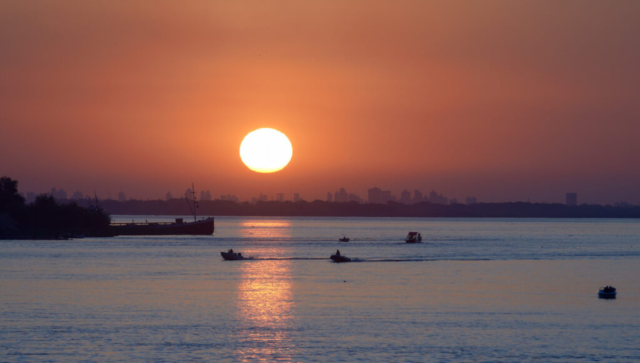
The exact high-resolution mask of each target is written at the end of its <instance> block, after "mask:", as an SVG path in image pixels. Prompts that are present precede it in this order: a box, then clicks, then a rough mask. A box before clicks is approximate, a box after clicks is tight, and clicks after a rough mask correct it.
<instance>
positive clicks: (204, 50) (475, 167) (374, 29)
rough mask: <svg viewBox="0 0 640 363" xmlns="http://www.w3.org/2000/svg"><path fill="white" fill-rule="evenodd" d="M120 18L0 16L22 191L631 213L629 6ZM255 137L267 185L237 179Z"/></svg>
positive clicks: (245, 176) (286, 4) (4, 154)
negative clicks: (370, 194)
mask: <svg viewBox="0 0 640 363" xmlns="http://www.w3.org/2000/svg"><path fill="white" fill-rule="evenodd" d="M127 3H128V2H119V1H102V2H101V1H89V2H87V1H46V2H45V1H14V2H10V1H5V2H2V3H1V4H0V174H2V175H7V176H10V177H13V178H16V179H18V180H19V181H20V189H21V190H23V191H36V192H43V191H48V190H49V189H50V188H51V187H57V188H64V189H65V190H66V191H67V192H73V191H75V190H80V191H83V192H84V193H85V194H92V193H93V191H94V190H95V191H97V192H98V194H99V195H101V196H106V195H107V194H108V193H110V194H111V196H112V197H116V195H117V193H118V192H119V191H124V192H125V193H126V194H127V195H128V196H130V197H136V198H162V197H164V194H165V193H166V192H167V191H171V192H172V193H173V194H174V195H177V194H180V193H182V192H183V191H184V190H185V189H186V188H187V187H188V186H189V185H190V183H191V182H192V181H193V182H195V183H196V188H197V189H208V190H210V191H211V192H212V194H213V195H214V196H217V195H220V194H227V193H231V194H236V195H237V196H239V197H240V198H241V199H245V198H247V197H251V196H256V195H258V194H259V193H261V192H262V193H265V194H269V195H273V194H274V193H277V192H284V193H288V194H289V198H290V195H291V194H292V193H293V192H299V193H300V194H301V197H303V198H305V199H307V200H312V199H315V198H321V199H324V198H325V195H326V192H327V191H331V192H333V191H335V190H337V189H339V188H340V187H345V188H346V189H347V190H348V191H350V192H355V193H357V194H359V195H360V196H362V197H366V190H367V189H368V188H370V187H373V186H379V187H381V188H383V189H391V190H392V191H393V192H394V194H396V195H399V193H400V192H401V191H402V190H403V189H405V188H406V189H409V190H411V191H413V190H414V189H420V190H422V191H423V192H429V191H431V190H433V189H435V190H437V191H438V192H440V193H444V194H445V196H447V197H457V198H458V200H461V199H464V197H466V196H468V195H474V196H476V197H478V199H479V200H481V201H514V200H527V199H530V200H531V201H547V202H554V201H563V199H564V193H566V192H568V191H575V192H578V195H579V201H580V202H589V203H613V202H616V201H621V200H626V201H629V202H633V203H640V167H639V166H640V165H639V164H640V163H639V162H638V155H640V146H639V142H638V139H639V136H638V135H640V96H639V95H640V92H638V89H639V87H640V67H639V65H640V44H639V40H638V38H639V36H640V21H638V19H640V2H637V1H615V2H604V1H438V2H431V1H403V2H397V1H372V0H367V1H354V0H350V1H201V2H197V1H190V2H178V1H170V2H169V1H136V2H132V4H127ZM260 127H272V128H276V129H278V130H280V131H282V132H284V133H285V134H286V135H288V136H289V138H290V140H291V142H292V144H293V149H294V152H293V159H292V161H291V163H290V164H289V166H287V167H286V168H285V169H284V170H283V171H281V172H278V173H275V174H272V175H265V174H258V173H255V172H252V171H250V170H249V169H247V168H246V167H245V166H244V165H243V164H242V162H241V160H240V157H239V153H238V150H239V146H240V142H241V141H242V138H243V137H244V136H245V135H246V134H247V133H248V132H250V131H252V130H254V129H257V128H260Z"/></svg>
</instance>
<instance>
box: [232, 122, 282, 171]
mask: <svg viewBox="0 0 640 363" xmlns="http://www.w3.org/2000/svg"><path fill="white" fill-rule="evenodd" d="M292 156H293V147H292V146H291V141H289V138H287V136H286V135H285V134H283V133H282V132H280V131H278V130H274V129H269V128H263V129H258V130H255V131H252V132H250V133H249V134H248V135H247V136H245V137H244V140H242V143H241V144H240V158H241V159H242V162H243V163H244V164H245V165H246V166H247V167H248V168H249V169H251V170H253V171H256V172H258V173H273V172H276V171H278V170H282V169H283V168H284V167H285V166H287V164H289V161H290V160H291V157H292Z"/></svg>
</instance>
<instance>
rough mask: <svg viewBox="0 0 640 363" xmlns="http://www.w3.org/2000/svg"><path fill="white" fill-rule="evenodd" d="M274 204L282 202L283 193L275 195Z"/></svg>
mask: <svg viewBox="0 0 640 363" xmlns="http://www.w3.org/2000/svg"><path fill="white" fill-rule="evenodd" d="M276 202H284V193H277V194H276Z"/></svg>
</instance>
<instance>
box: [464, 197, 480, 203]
mask: <svg viewBox="0 0 640 363" xmlns="http://www.w3.org/2000/svg"><path fill="white" fill-rule="evenodd" d="M477 203H478V199H476V197H467V198H466V199H465V201H464V204H477Z"/></svg>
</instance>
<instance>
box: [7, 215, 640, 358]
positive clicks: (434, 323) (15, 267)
mask: <svg viewBox="0 0 640 363" xmlns="http://www.w3.org/2000/svg"><path fill="white" fill-rule="evenodd" d="M131 219H136V221H143V220H149V221H152V220H153V221H161V220H170V219H171V218H168V217H152V216H142V217H141V216H136V217H132V216H116V217H115V218H114V220H117V221H130V220H131ZM409 231H417V232H421V233H422V235H423V237H424V240H423V243H421V244H406V243H404V242H403V239H404V237H405V236H406V234H407V232H409ZM343 235H345V236H348V237H350V238H351V241H350V242H348V243H339V242H338V238H340V237H342V236H343ZM229 248H233V249H234V250H235V251H239V252H242V253H243V255H245V256H250V257H253V258H254V259H253V260H245V261H223V260H222V258H221V257H220V251H226V250H227V249H229ZM336 249H340V251H341V253H342V255H346V256H349V257H351V258H354V262H352V263H345V264H336V263H332V262H330V260H329V259H328V257H329V255H330V254H332V253H334V252H335V251H336ZM639 277H640V221H638V220H615V219H602V220H600V219H596V220H594V219H585V220H575V219H425V218H264V217H217V218H216V232H215V234H214V236H177V237H170V236H161V237H116V238H86V239H76V240H69V241H0V362H116V361H126V362H179V361H181V362H183V361H211V362H225V361H226V362H242V361H265V362H273V361H292V362H372V361H378V362H432V361H434V362H528V361H536V362H568V361H579V362H584V361H594V362H598V361H602V362H611V361H616V362H631V361H638V360H640V344H638V342H640V278H639ZM604 285H613V286H615V287H616V288H617V289H618V297H617V298H616V299H615V300H603V299H599V298H598V296H597V291H598V288H599V287H601V286H604Z"/></svg>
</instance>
